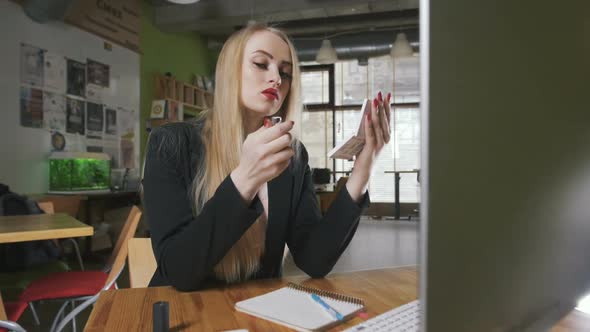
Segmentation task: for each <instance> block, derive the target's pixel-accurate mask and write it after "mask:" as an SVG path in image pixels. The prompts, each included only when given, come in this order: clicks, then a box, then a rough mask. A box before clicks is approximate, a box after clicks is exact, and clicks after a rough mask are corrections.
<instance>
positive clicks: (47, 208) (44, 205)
mask: <svg viewBox="0 0 590 332" xmlns="http://www.w3.org/2000/svg"><path fill="white" fill-rule="evenodd" d="M37 204H38V205H39V208H41V210H43V212H45V213H46V214H54V213H55V209H54V207H53V202H38V203H37Z"/></svg>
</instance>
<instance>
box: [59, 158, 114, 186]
mask: <svg viewBox="0 0 590 332" xmlns="http://www.w3.org/2000/svg"><path fill="white" fill-rule="evenodd" d="M110 190H111V157H110V156H109V155H108V154H105V153H90V152H87V153H86V152H53V153H52V154H51V156H50V157H49V192H50V193H60V194H62V193H66V194H69V193H84V192H88V193H96V192H110Z"/></svg>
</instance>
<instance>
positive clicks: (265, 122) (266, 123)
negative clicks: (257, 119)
mask: <svg viewBox="0 0 590 332" xmlns="http://www.w3.org/2000/svg"><path fill="white" fill-rule="evenodd" d="M264 127H266V128H268V127H270V119H269V118H264Z"/></svg>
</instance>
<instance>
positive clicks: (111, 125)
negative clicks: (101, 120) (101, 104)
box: [104, 107, 119, 136]
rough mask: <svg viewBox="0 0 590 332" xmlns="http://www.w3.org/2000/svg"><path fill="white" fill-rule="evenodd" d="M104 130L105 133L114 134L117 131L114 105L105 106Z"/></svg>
mask: <svg viewBox="0 0 590 332" xmlns="http://www.w3.org/2000/svg"><path fill="white" fill-rule="evenodd" d="M105 119H106V124H105V130H104V132H105V133H106V134H107V135H113V136H116V135H117V133H118V132H119V131H118V130H117V110H116V109H115V108H114V107H106V108H105Z"/></svg>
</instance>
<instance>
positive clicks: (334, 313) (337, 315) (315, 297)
mask: <svg viewBox="0 0 590 332" xmlns="http://www.w3.org/2000/svg"><path fill="white" fill-rule="evenodd" d="M311 298H312V299H313V300H314V301H316V302H317V303H319V304H320V305H321V306H322V307H323V308H324V309H326V311H327V312H328V313H330V315H332V317H334V318H336V319H337V320H343V319H344V317H342V315H341V314H340V313H339V312H338V311H336V310H335V309H334V308H332V307H330V305H329V304H327V303H326V302H325V301H324V300H322V298H321V297H319V296H318V295H317V294H314V293H312V294H311Z"/></svg>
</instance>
